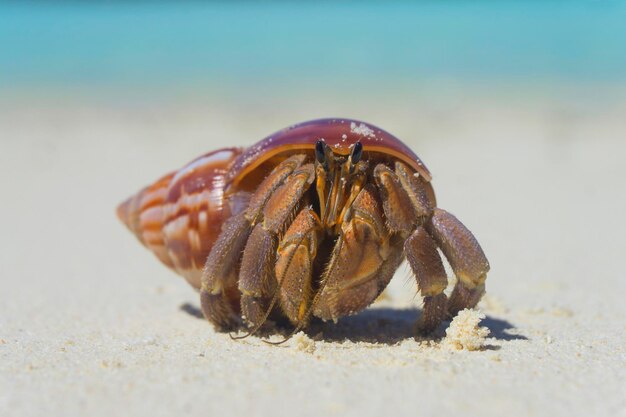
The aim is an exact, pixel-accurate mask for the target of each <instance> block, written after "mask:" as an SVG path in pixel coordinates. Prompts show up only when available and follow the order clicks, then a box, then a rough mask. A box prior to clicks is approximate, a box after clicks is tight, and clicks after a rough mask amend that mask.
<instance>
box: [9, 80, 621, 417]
mask: <svg viewBox="0 0 626 417" xmlns="http://www.w3.org/2000/svg"><path fill="white" fill-rule="evenodd" d="M253 96H254V97H256V98H255V99H254V100H253V101H250V100H245V99H243V97H230V99H225V98H224V96H220V95H216V96H211V95H210V94H207V95H205V96H203V98H198V97H191V98H180V97H177V98H173V99H172V100H161V101H151V100H148V99H146V100H139V99H133V100H116V99H113V98H110V99H104V98H103V99H102V100H100V101H93V100H92V101H89V100H83V99H81V98H78V97H74V98H65V99H63V100H62V101H60V102H55V101H52V99H47V100H39V99H35V98H32V97H31V98H24V97H5V98H3V99H2V100H0V137H1V139H0V184H1V187H0V189H1V190H2V192H3V198H2V204H1V205H0V215H1V218H2V233H0V243H1V247H2V251H0V271H1V278H0V415H2V416H36V415H48V416H114V415H129V416H152V417H156V416H166V415H192V416H228V415H233V416H235V415H236V416H242V415H245V416H256V415H258V416H261V415H263V416H269V415H274V416H275V415H287V414H294V415H299V416H325V415H346V416H359V417H365V416H377V415H390V416H405V415H406V416H443V415H448V416H452V415H464V416H483V417H486V416H503V415H506V416H552V417H559V416H563V417H565V416H567V417H572V416H586V417H589V416H626V348H625V347H624V346H625V345H626V305H625V303H624V294H626V279H624V267H623V264H622V262H621V260H622V259H623V257H624V250H625V249H626V245H625V243H624V236H625V235H626V226H625V223H624V220H623V218H622V216H623V213H624V212H626V195H625V194H624V184H623V181H624V179H625V178H626V164H624V154H625V153H626V141H625V137H626V136H625V135H626V117H625V115H626V106H625V104H624V103H626V101H624V100H623V97H624V94H620V93H618V92H616V91H613V92H611V94H605V95H599V94H597V95H596V94H590V92H589V91H577V92H575V93H571V94H570V95H567V94H565V95H563V94H559V95H555V96H549V95H544V94H542V93H540V92H538V93H536V94H531V93H528V94H518V95H511V94H508V93H507V92H506V91H505V92H494V93H493V94H477V93H472V92H466V93H464V94H461V93H454V92H448V94H443V95H437V94H432V92H431V94H425V95H420V94H417V93H415V92H408V93H407V92H405V93H403V92H401V91H394V92H392V93H391V94H390V95H388V96H385V95H382V96H380V97H378V96H377V97H371V96H368V95H366V94H362V95H361V96H359V95H357V96H356V97H354V96H352V97H351V98H350V99H348V98H346V97H331V96H328V95H325V94H323V93H322V94H317V95H311V96H307V99H306V100H302V98H301V95H299V94H298V93H297V92H291V93H286V94H284V95H283V96H281V97H278V96H277V97H268V96H263V95H259V94H256V95H253ZM557 96H558V97H559V98H558V99H557V98H554V97H557ZM261 97H263V100H262V99H261ZM435 97H437V98H435ZM155 103H156V104H155ZM324 116H346V117H353V118H356V119H362V120H365V121H368V122H371V123H373V124H375V125H379V126H380V127H383V128H384V129H386V130H388V131H390V132H392V133H394V134H396V135H397V136H398V137H400V138H402V139H403V140H405V142H406V143H407V144H409V146H411V147H412V148H413V149H414V150H415V151H416V153H417V154H418V155H419V156H420V157H421V158H422V159H423V161H424V162H425V163H426V164H427V166H428V167H429V169H430V170H431V171H432V173H433V177H434V179H433V184H434V187H435V190H436V192H437V196H438V202H439V205H440V206H441V207H443V208H445V209H447V210H449V211H450V212H452V213H454V214H455V215H457V216H458V217H459V218H460V219H461V220H462V221H463V222H464V223H465V224H466V225H467V226H468V227H469V228H470V229H471V230H472V231H473V232H474V233H475V234H476V236H477V238H478V239H479V241H480V242H481V244H482V246H483V248H484V250H485V252H486V254H487V256H488V258H489V260H490V262H491V266H492V270H491V273H490V274H489V277H488V280H487V295H486V296H485V298H484V300H483V301H482V302H481V303H480V305H479V307H480V310H481V311H482V312H483V313H484V314H485V315H486V318H485V319H484V320H483V321H482V323H481V325H482V326H486V327H487V328H488V329H489V331H490V335H489V337H488V338H487V339H486V341H485V346H484V348H483V349H481V350H478V351H467V350H455V349H454V348H451V347H450V346H448V345H446V344H445V343H444V342H442V341H441V340H440V339H441V337H442V336H444V335H445V333H444V329H443V328H442V329H440V331H439V332H438V334H437V335H435V338H433V339H432V340H415V339H414V337H413V323H414V322H415V320H416V319H417V318H418V317H419V314H420V307H421V298H420V297H416V296H415V294H416V290H415V285H414V284H413V282H412V278H411V276H410V273H409V271H408V269H407V268H406V267H405V266H404V265H403V266H402V267H401V268H400V269H399V271H398V272H397V274H396V276H395V278H394V280H393V281H392V283H391V285H390V287H389V289H388V291H387V292H386V293H385V296H384V297H383V299H382V300H381V301H380V302H379V303H377V304H375V305H374V306H373V307H371V308H370V309H368V310H366V311H364V312H363V313H362V314H359V315H357V316H353V317H349V318H346V319H343V320H340V321H339V323H337V324H332V323H329V324H326V325H325V326H323V327H321V328H318V329H316V330H315V332H314V333H309V334H308V336H305V335H301V336H300V337H297V338H294V339H292V340H291V341H289V342H288V343H286V344H285V345H282V346H280V347H275V346H269V345H267V344H265V343H263V342H262V341H261V340H260V339H259V338H256V337H251V338H248V339H244V340H242V341H233V340H231V339H230V337H229V336H228V334H221V333H216V332H215V331H214V330H213V328H212V326H210V325H209V324H208V323H207V322H206V321H205V320H203V319H202V318H199V317H198V307H199V303H198V296H197V294H196V293H195V292H194V291H193V290H192V289H191V288H190V287H189V286H188V285H187V284H186V283H185V282H184V280H183V279H182V278H180V277H178V276H176V275H175V274H174V273H173V272H171V271H169V270H167V269H166V268H165V267H163V266H162V265H161V264H160V263H159V262H158V261H157V260H156V258H155V257H154V256H153V255H152V254H151V253H149V252H148V251H147V250H146V249H145V248H144V247H142V246H141V245H140V244H139V243H138V242H137V241H136V239H135V238H134V237H133V236H132V235H131V234H130V233H129V232H128V231H127V230H126V229H125V228H124V227H123V225H121V224H120V223H119V221H118V219H117V218H116V217H115V211H114V210H115V207H116V205H117V204H118V203H119V202H120V201H122V200H123V199H125V198H126V197H128V196H129V195H131V194H132V193H134V192H136V191H137V190H139V189H140V188H141V187H142V186H144V185H147V184H149V183H150V182H152V181H154V180H156V179H157V178H158V177H159V176H160V175H162V174H164V173H166V172H167V171H170V170H173V169H177V168H178V167H180V166H182V165H183V164H185V163H187V162H188V161H190V160H191V159H193V158H195V157H196V156H198V155H200V154H202V153H204V152H206V151H209V150H212V149H215V148H217V147H223V146H226V145H227V146H234V145H238V146H247V145H250V144H252V143H254V142H255V141H257V140H258V139H261V138H262V137H264V136H266V135H267V134H269V133H271V132H274V131H276V130H278V129H280V128H283V127H285V126H287V125H290V124H292V123H295V122H299V121H303V120H308V119H314V118H318V117H324Z"/></svg>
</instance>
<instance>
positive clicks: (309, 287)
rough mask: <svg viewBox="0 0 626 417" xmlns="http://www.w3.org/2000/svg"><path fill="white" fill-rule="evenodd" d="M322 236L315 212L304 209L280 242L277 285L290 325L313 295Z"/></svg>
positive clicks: (308, 303)
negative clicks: (316, 263)
mask: <svg viewBox="0 0 626 417" xmlns="http://www.w3.org/2000/svg"><path fill="white" fill-rule="evenodd" d="M321 238H322V225H321V222H320V219H319V217H318V216H317V214H316V213H315V212H314V211H313V210H312V209H310V208H306V209H304V210H302V211H301V212H300V214H298V216H297V217H296V219H295V220H294V221H293V223H292V224H291V226H290V227H289V229H288V230H287V232H286V233H285V235H284V236H283V238H282V240H281V241H280V244H279V245H278V250H277V252H278V260H277V262H276V279H277V280H278V285H280V305H281V307H282V310H283V312H284V313H285V315H286V316H287V318H289V320H290V321H291V322H292V323H293V324H296V325H297V324H299V323H301V322H302V320H303V319H304V315H305V313H306V312H307V310H308V309H309V306H310V303H311V301H312V298H313V282H312V279H313V272H314V271H313V269H314V267H315V266H314V261H315V257H316V256H317V249H318V246H319V244H320V239H321Z"/></svg>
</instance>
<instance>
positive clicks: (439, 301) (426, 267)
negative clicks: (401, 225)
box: [404, 226, 448, 334]
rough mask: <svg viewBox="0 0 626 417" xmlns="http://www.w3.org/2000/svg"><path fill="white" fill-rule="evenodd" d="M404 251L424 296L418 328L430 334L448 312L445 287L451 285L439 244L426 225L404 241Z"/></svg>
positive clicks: (423, 332)
mask: <svg viewBox="0 0 626 417" xmlns="http://www.w3.org/2000/svg"><path fill="white" fill-rule="evenodd" d="M404 253H405V254H406V258H407V260H408V262H409V265H410V266H411V270H413V273H414V274H415V279H416V281H417V288H418V290H419V291H420V293H421V294H422V296H423V297H424V309H423V311H422V315H421V317H420V319H419V321H418V323H417V330H418V332H420V333H422V334H427V333H430V332H432V331H433V330H435V329H436V328H437V326H439V323H441V321H442V320H443V319H444V318H446V316H447V310H446V303H447V299H446V295H445V294H444V290H445V289H446V287H447V286H448V277H447V275H446V270H445V268H444V266H443V263H442V262H441V257H440V256H439V252H437V246H436V245H435V242H434V241H433V239H432V238H431V237H430V236H429V235H428V233H427V232H426V230H425V229H424V228H423V227H421V226H420V227H418V228H417V230H415V232H413V234H412V235H411V236H409V238H408V239H407V240H406V241H405V242H404Z"/></svg>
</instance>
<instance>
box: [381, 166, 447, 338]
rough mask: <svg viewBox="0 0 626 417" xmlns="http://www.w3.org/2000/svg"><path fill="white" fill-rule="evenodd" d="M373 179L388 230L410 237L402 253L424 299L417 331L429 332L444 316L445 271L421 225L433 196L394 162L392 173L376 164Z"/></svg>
mask: <svg viewBox="0 0 626 417" xmlns="http://www.w3.org/2000/svg"><path fill="white" fill-rule="evenodd" d="M374 179H375V181H376V185H377V186H378V189H379V190H380V194H381V198H382V200H383V208H384V211H385V218H386V219H387V227H388V228H389V230H391V231H392V232H394V233H399V234H400V235H402V236H407V235H409V234H410V235H409V236H408V237H407V239H406V241H405V243H404V253H405V255H406V258H407V260H408V262H409V265H410V266H411V270H412V271H413V273H414V274H415V279H416V281H417V288H418V290H419V292H420V293H421V294H422V296H423V297H424V309H423V312H422V315H421V317H420V320H419V322H418V323H417V329H418V331H419V332H420V333H429V332H431V331H433V330H435V329H436V328H437V326H438V325H439V323H440V322H441V320H443V319H444V318H445V317H446V316H447V309H446V303H447V298H446V295H445V294H444V290H445V289H446V287H447V285H448V279H447V276H446V271H445V268H444V267H443V263H442V262H441V257H440V256H439V253H438V252H437V246H436V245H435V242H434V241H433V240H432V238H431V237H430V236H429V235H428V233H427V232H426V230H425V229H424V228H423V227H422V226H421V223H423V222H424V221H425V219H427V218H428V217H429V216H430V215H431V214H432V204H433V202H434V193H430V192H429V190H432V188H430V187H425V186H424V184H427V183H426V182H425V181H424V180H423V179H421V178H420V177H415V176H414V175H413V174H412V173H411V171H410V170H409V169H408V168H407V167H406V166H405V165H404V164H402V163H396V171H395V172H393V171H392V170H391V169H389V168H388V167H387V166H385V165H383V164H379V165H378V166H376V168H375V169H374Z"/></svg>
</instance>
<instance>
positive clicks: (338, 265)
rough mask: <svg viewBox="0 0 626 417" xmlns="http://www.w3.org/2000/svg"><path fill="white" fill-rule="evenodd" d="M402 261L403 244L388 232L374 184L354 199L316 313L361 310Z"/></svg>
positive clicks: (333, 316) (327, 316) (331, 316)
mask: <svg viewBox="0 0 626 417" xmlns="http://www.w3.org/2000/svg"><path fill="white" fill-rule="evenodd" d="M401 262H402V246H401V245H400V244H399V241H398V240H392V239H391V238H390V236H389V233H388V232H387V230H386V228H385V225H384V222H383V217H382V210H381V208H380V206H379V203H378V202H377V199H376V196H375V190H374V188H373V186H372V185H366V186H365V187H364V188H363V189H362V190H361V192H360V193H359V195H358V197H357V198H356V199H355V200H354V203H353V204H352V207H351V209H350V210H349V211H348V212H347V214H346V217H345V218H344V219H343V222H342V225H341V233H340V234H339V237H338V238H337V241H336V243H335V246H334V249H333V252H332V254H331V258H330V261H329V264H328V265H327V268H326V271H325V273H324V275H323V276H322V283H321V286H322V291H321V293H319V296H318V297H316V298H318V299H317V300H316V301H317V304H316V305H315V306H314V310H313V314H315V315H316V316H317V317H320V318H322V319H324V320H337V319H338V318H339V317H341V316H344V315H347V314H352V313H355V312H358V311H360V310H362V309H364V308H365V307H367V306H368V305H370V304H371V303H372V302H373V301H374V300H375V299H376V297H377V296H378V295H379V294H380V293H381V292H382V291H383V289H385V287H386V286H387V284H388V283H389V280H390V279H391V278H392V276H393V273H394V272H395V270H396V269H397V267H398V265H399V264H400V263H401Z"/></svg>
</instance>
